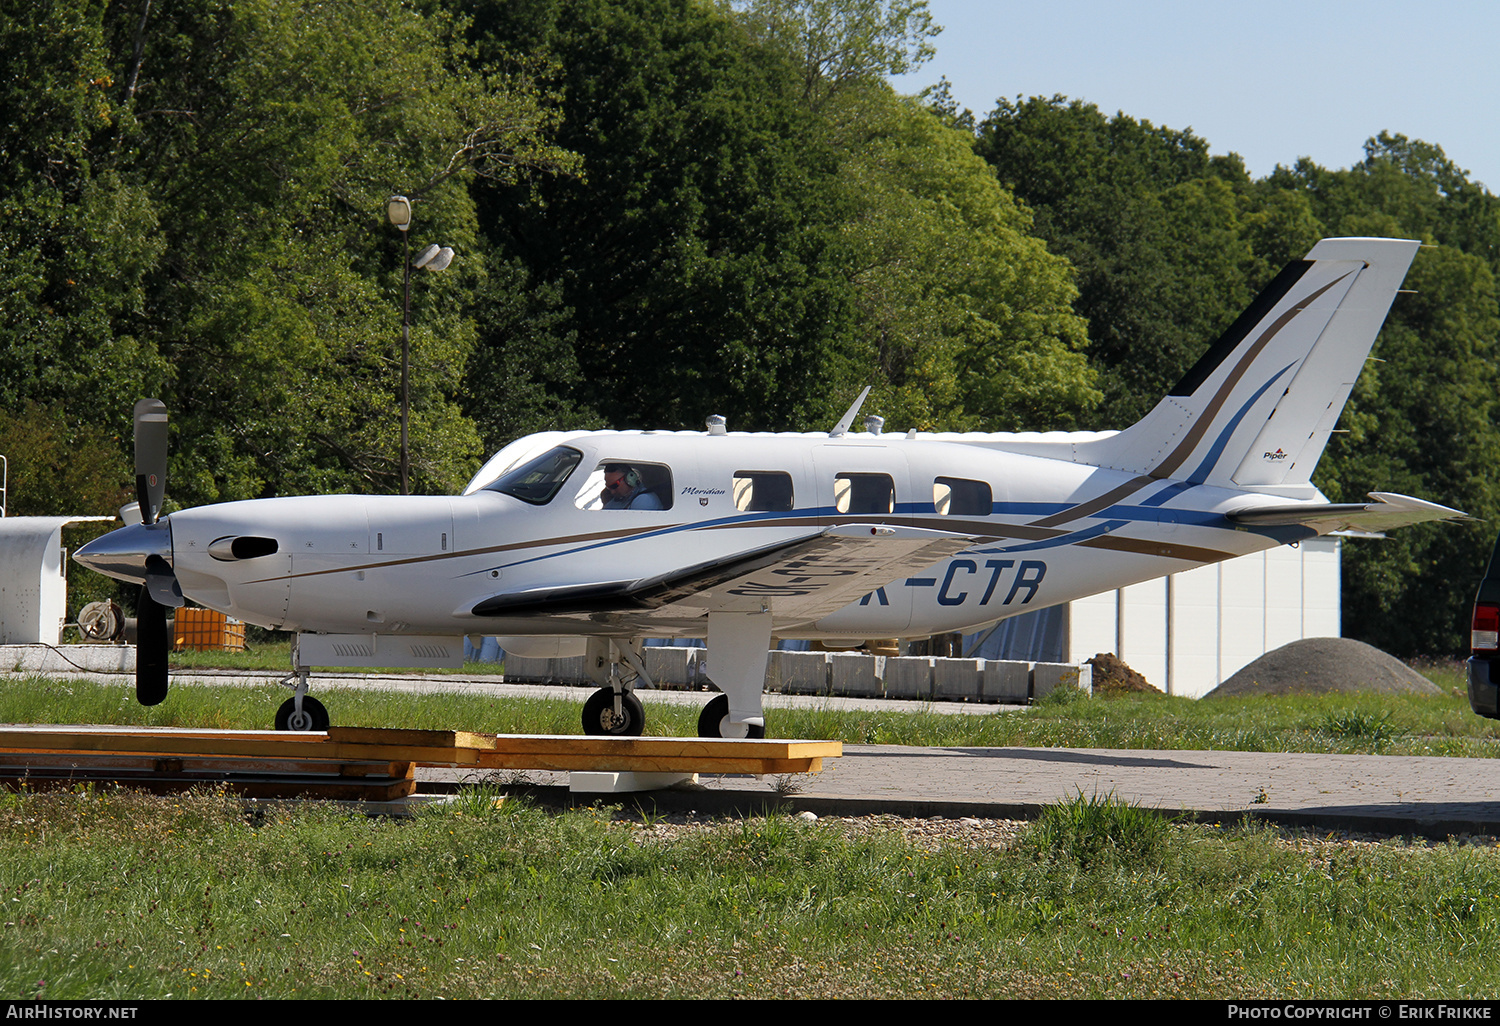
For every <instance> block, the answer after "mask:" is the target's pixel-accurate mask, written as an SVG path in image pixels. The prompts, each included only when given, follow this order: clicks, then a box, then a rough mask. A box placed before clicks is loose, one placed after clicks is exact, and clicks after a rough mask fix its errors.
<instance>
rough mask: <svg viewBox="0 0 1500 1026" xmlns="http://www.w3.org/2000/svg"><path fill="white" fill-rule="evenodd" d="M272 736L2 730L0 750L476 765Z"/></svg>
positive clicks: (444, 756)
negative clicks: (243, 756)
mask: <svg viewBox="0 0 1500 1026" xmlns="http://www.w3.org/2000/svg"><path fill="white" fill-rule="evenodd" d="M271 733H272V734H273V736H271V737H246V736H244V735H243V734H237V733H235V732H232V731H225V732H223V733H220V734H206V735H205V734H198V733H193V734H167V733H164V732H155V733H149V734H146V733H129V734H126V733H97V732H81V733H73V732H66V731H57V732H50V733H44V732H40V731H38V732H32V733H28V734H24V735H22V734H19V733H17V732H15V731H11V730H6V731H4V732H0V752H34V751H47V752H140V753H151V754H156V755H190V754H193V753H195V752H203V751H211V752H212V753H213V754H215V755H221V756H223V755H245V756H259V757H261V758H273V757H274V758H292V759H295V758H307V757H314V758H321V759H341V760H347V761H351V762H358V761H361V760H365V759H371V758H383V759H391V760H395V761H399V762H422V763H431V764H433V765H438V766H474V765H477V762H478V759H477V756H478V754H479V753H478V750H477V749H474V748H428V747H421V746H412V745H389V746H379V745H370V744H339V743H337V742H334V741H331V740H330V739H329V738H328V737H327V736H326V735H323V734H307V735H298V734H290V733H288V732H286V731H280V732H271Z"/></svg>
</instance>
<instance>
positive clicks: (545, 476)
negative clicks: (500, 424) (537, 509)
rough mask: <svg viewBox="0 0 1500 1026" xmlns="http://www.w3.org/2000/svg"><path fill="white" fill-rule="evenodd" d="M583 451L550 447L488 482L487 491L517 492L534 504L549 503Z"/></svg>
mask: <svg viewBox="0 0 1500 1026" xmlns="http://www.w3.org/2000/svg"><path fill="white" fill-rule="evenodd" d="M581 459H583V453H581V452H579V451H578V450H577V449H570V448H569V447H568V446H566V445H559V446H558V447H557V448H555V449H549V450H547V451H546V452H544V453H542V454H541V455H540V456H538V457H536V459H533V460H528V461H526V462H525V463H523V464H521V465H520V466H519V467H516V468H515V469H514V470H510V471H507V472H506V473H504V474H502V475H501V476H500V477H499V478H498V479H496V480H495V481H494V482H492V483H490V484H487V485H485V486H484V489H483V490H484V491H487V492H501V493H503V494H505V495H513V496H515V497H516V498H517V499H520V500H521V501H522V502H529V503H531V504H532V505H533V506H545V505H546V504H547V503H549V502H551V501H552V497H553V496H554V495H556V494H557V490H558V489H559V488H561V487H562V486H563V482H564V481H566V480H567V479H568V475H569V474H571V473H573V468H574V467H576V466H578V461H579V460H581Z"/></svg>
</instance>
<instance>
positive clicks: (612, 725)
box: [583, 688, 646, 737]
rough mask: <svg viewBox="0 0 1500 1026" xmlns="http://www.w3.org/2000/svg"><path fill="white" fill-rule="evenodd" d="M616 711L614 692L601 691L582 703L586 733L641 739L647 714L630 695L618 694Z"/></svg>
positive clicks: (605, 689) (624, 692)
mask: <svg viewBox="0 0 1500 1026" xmlns="http://www.w3.org/2000/svg"><path fill="white" fill-rule="evenodd" d="M619 698H620V703H619V708H618V709H616V708H615V691H614V689H613V688H600V689H599V690H598V691H595V692H594V693H593V694H592V695H590V696H589V700H588V701H587V702H585V703H583V732H584V733H585V734H591V735H594V736H612V737H640V736H641V731H642V730H643V729H644V728H645V726H646V710H645V708H644V707H642V705H641V700H640V699H639V698H636V697H635V693H634V692H631V691H622V692H620V694H619Z"/></svg>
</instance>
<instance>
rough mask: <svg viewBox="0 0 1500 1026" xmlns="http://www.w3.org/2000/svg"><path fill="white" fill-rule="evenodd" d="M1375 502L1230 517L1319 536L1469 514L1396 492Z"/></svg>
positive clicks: (1266, 509) (1259, 510)
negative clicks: (1309, 530)
mask: <svg viewBox="0 0 1500 1026" xmlns="http://www.w3.org/2000/svg"><path fill="white" fill-rule="evenodd" d="M1370 498H1372V499H1374V500H1375V501H1374V502H1347V503H1324V504H1322V505H1308V504H1306V503H1303V504H1301V505H1296V506H1259V507H1252V508H1250V509H1245V510H1239V511H1236V512H1232V513H1229V514H1227V517H1228V519H1230V520H1231V521H1233V522H1234V523H1236V524H1244V525H1246V526H1247V527H1288V526H1298V527H1310V528H1312V529H1313V530H1315V531H1317V532H1318V533H1319V534H1328V533H1330V532H1332V531H1386V530H1390V529H1391V528H1394V527H1405V526H1407V525H1408V524H1420V523H1423V522H1425V521H1428V520H1465V519H1468V515H1467V514H1466V513H1463V512H1461V511H1459V510H1456V509H1449V508H1448V507H1447V506H1439V505H1438V504H1437V503H1435V502H1427V501H1425V500H1423V499H1414V498H1412V497H1411V496H1410V495H1397V494H1396V493H1394V492H1371V493H1370Z"/></svg>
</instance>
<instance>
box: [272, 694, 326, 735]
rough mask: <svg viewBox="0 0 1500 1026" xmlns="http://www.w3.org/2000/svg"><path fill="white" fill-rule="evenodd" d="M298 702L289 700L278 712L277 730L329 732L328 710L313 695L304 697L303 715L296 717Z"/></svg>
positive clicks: (293, 699) (292, 699)
mask: <svg viewBox="0 0 1500 1026" xmlns="http://www.w3.org/2000/svg"><path fill="white" fill-rule="evenodd" d="M296 710H297V700H296V699H295V698H288V699H287V700H286V701H285V702H282V703H281V708H280V709H277V710H276V729H277V730H327V729H328V710H327V709H325V708H323V703H322V702H320V701H318V700H317V699H316V698H314V697H312V696H311V695H304V696H302V715H301V716H298V715H296Z"/></svg>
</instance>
